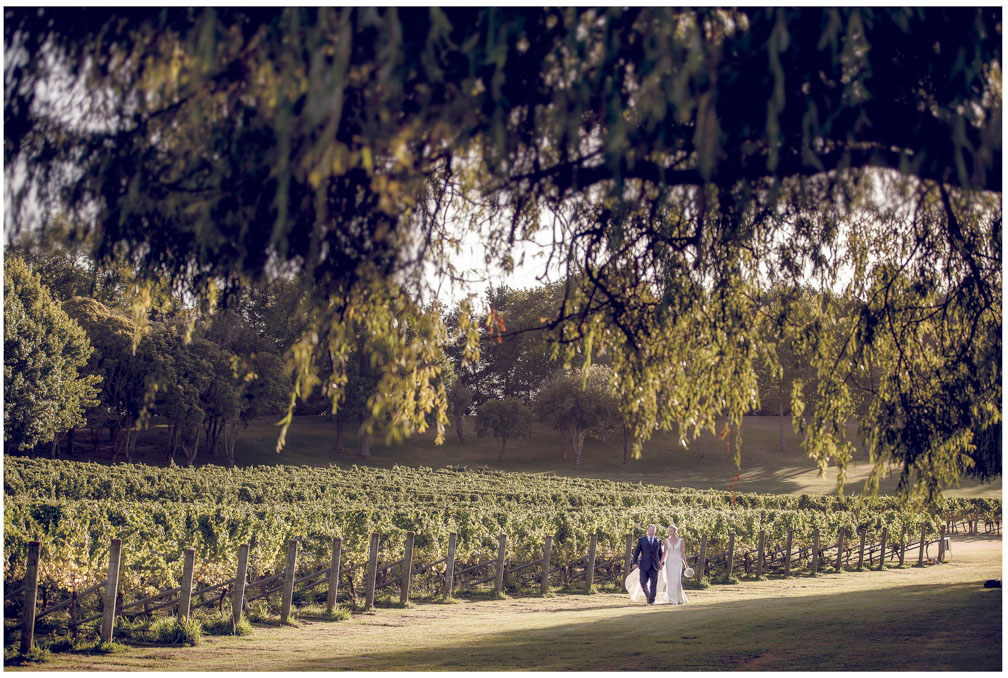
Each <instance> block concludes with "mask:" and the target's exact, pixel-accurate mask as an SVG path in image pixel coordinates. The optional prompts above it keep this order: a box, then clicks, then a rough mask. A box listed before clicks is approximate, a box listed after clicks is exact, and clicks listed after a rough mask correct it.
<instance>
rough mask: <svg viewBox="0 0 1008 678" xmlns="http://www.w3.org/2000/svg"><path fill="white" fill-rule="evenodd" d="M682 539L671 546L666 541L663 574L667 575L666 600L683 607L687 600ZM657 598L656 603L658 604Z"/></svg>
mask: <svg viewBox="0 0 1008 678" xmlns="http://www.w3.org/2000/svg"><path fill="white" fill-rule="evenodd" d="M682 545H683V540H682V539H676V542H675V545H674V546H670V545H669V540H668V539H666V540H665V553H666V554H667V555H666V556H665V567H664V570H665V571H664V572H663V573H662V574H664V575H665V577H664V579H665V582H666V592H665V600H666V602H669V603H672V604H673V605H683V604H684V603H686V602H688V601H687V600H686V592H685V591H683V587H682V573H683V554H682ZM657 600H658V599H657V598H655V602H657Z"/></svg>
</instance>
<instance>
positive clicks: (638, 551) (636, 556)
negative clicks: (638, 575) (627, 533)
mask: <svg viewBox="0 0 1008 678" xmlns="http://www.w3.org/2000/svg"><path fill="white" fill-rule="evenodd" d="M640 554H641V548H640V539H638V540H637V546H636V548H634V551H633V564H634V565H636V564H637V561H638V560H639V559H640Z"/></svg>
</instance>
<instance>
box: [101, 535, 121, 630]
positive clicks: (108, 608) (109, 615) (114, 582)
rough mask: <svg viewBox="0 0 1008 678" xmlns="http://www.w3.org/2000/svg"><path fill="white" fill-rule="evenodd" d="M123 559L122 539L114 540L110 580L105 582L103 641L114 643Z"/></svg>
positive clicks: (109, 564) (110, 558)
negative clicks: (113, 629)
mask: <svg viewBox="0 0 1008 678" xmlns="http://www.w3.org/2000/svg"><path fill="white" fill-rule="evenodd" d="M121 557H122V539H113V540H112V543H111V544H110V546H109V563H108V579H106V580H105V606H104V609H103V610H102V625H101V639H102V642H103V643H111V642H112V628H113V627H114V626H115V611H116V599H117V598H118V594H119V563H120V560H121Z"/></svg>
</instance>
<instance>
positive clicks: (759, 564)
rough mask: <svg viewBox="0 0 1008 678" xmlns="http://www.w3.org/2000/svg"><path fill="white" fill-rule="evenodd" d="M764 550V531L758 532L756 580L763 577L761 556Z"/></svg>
mask: <svg viewBox="0 0 1008 678" xmlns="http://www.w3.org/2000/svg"><path fill="white" fill-rule="evenodd" d="M765 550H766V530H760V531H759V547H758V551H759V552H758V556H757V560H756V578H757V579H759V578H761V577H762V576H763V554H764V552H765Z"/></svg>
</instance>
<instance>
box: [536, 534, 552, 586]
mask: <svg viewBox="0 0 1008 678" xmlns="http://www.w3.org/2000/svg"><path fill="white" fill-rule="evenodd" d="M552 550H553V537H552V536H551V535H546V542H545V543H544V544H543V557H542V580H541V581H540V582H539V593H540V594H542V595H546V593H547V592H548V591H549V572H550V551H552Z"/></svg>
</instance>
